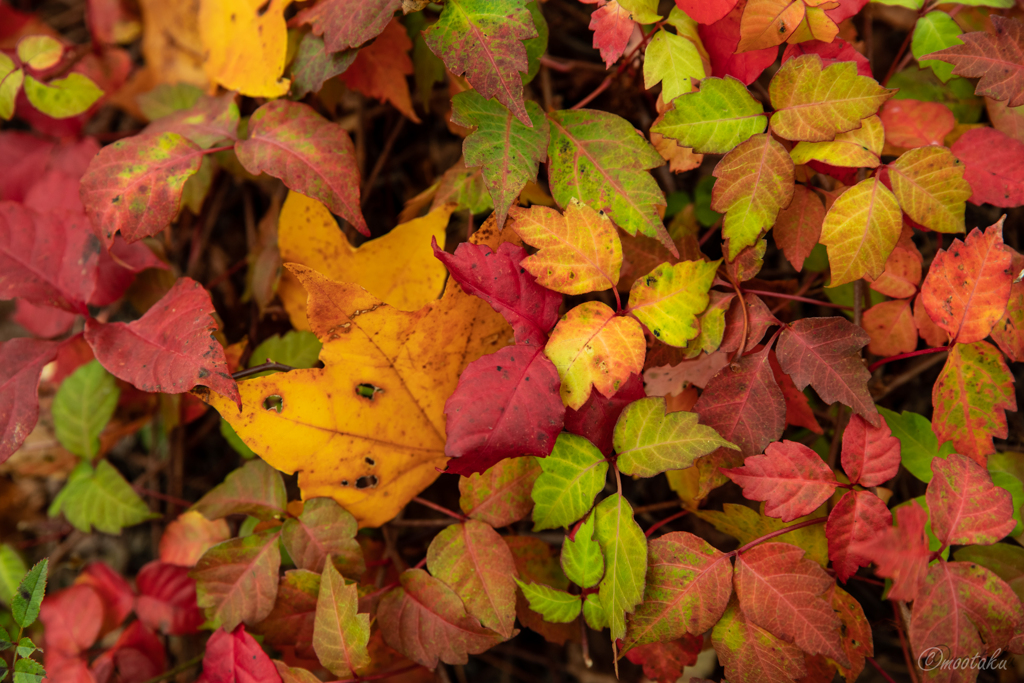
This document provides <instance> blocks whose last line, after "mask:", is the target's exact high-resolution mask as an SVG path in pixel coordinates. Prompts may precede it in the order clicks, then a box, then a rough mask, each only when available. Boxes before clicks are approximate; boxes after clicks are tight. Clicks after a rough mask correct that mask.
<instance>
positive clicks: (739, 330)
mask: <svg viewBox="0 0 1024 683" xmlns="http://www.w3.org/2000/svg"><path fill="white" fill-rule="evenodd" d="M743 301H744V303H745V304H746V306H747V322H746V328H747V343H746V345H745V347H744V352H748V351H753V350H754V347H756V346H757V345H758V344H760V343H761V340H762V339H764V333H765V332H767V331H768V328H769V327H771V326H772V325H779V324H780V323H779V321H778V319H777V318H776V317H775V316H774V315H772V312H771V311H770V310H769V309H768V306H766V305H765V303H764V301H762V300H761V297H759V296H757V295H756V294H747V295H746V296H744V297H743ZM743 327H744V322H743V309H742V308H741V307H740V303H739V300H738V299H735V298H734V299H733V300H732V302H731V303H730V304H729V308H728V310H726V312H725V332H724V333H723V334H722V344H721V346H719V347H718V349H719V350H720V351H735V350H736V349H738V348H739V347H740V337H741V336H743Z"/></svg>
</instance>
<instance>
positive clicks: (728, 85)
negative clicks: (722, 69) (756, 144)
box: [651, 41, 768, 154]
mask: <svg viewBox="0 0 1024 683" xmlns="http://www.w3.org/2000/svg"><path fill="white" fill-rule="evenodd" d="M687 42H689V41H687ZM672 104H673V107H672V109H670V110H668V111H667V112H665V115H664V117H662V120H661V122H660V123H658V124H656V125H654V126H653V127H652V128H651V131H652V132H654V133H660V134H662V135H664V136H665V137H667V138H672V139H673V140H676V141H677V142H678V143H679V144H680V145H682V146H683V147H692V148H693V151H694V152H698V153H702V154H704V153H706V154H724V153H726V152H728V151H730V150H731V149H733V148H734V147H736V146H737V145H739V144H742V143H743V142H746V140H748V139H749V138H750V136H752V135H757V134H758V133H763V132H764V129H765V126H767V124H768V116H767V115H766V114H765V113H764V105H763V104H761V103H760V102H758V101H757V100H755V99H754V98H753V97H751V96H750V92H749V91H748V90H747V87H746V86H745V85H743V83H742V82H740V81H738V80H736V79H735V78H733V77H732V76H726V77H725V78H705V79H704V80H703V81H701V84H700V91H699V92H691V93H687V94H684V95H681V96H680V97H678V98H676V99H675V100H674V101H673V103H672Z"/></svg>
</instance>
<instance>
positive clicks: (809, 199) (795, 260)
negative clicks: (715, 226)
mask: <svg viewBox="0 0 1024 683" xmlns="http://www.w3.org/2000/svg"><path fill="white" fill-rule="evenodd" d="M802 44H803V43H801V45H802ZM824 220H825V205H824V204H823V203H822V201H821V199H819V198H818V195H817V194H816V193H815V192H814V191H813V190H811V189H810V188H808V187H805V186H804V185H797V186H796V187H795V188H794V189H793V201H791V202H790V203H789V206H787V207H786V208H784V209H783V210H782V211H780V212H779V217H778V218H777V219H776V221H775V226H774V227H773V228H772V234H773V235H775V244H777V245H778V247H779V249H782V253H784V254H785V255H786V260H788V261H789V262H790V263H791V264H793V267H794V268H796V270H797V272H799V271H801V270H803V267H804V261H805V260H806V259H807V257H808V256H810V254H811V250H812V249H814V245H816V244H817V243H818V239H819V238H820V237H821V224H822V221H824Z"/></svg>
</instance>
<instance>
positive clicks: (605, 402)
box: [565, 375, 646, 455]
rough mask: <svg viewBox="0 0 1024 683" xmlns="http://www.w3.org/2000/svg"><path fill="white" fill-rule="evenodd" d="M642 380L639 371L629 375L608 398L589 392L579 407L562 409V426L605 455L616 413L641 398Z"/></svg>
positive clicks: (642, 390) (619, 412) (610, 450)
mask: <svg viewBox="0 0 1024 683" xmlns="http://www.w3.org/2000/svg"><path fill="white" fill-rule="evenodd" d="M644 396H646V394H645V393H644V382H643V380H642V379H641V377H640V375H630V376H629V379H627V380H626V381H625V383H623V385H622V387H620V388H619V390H618V391H617V392H615V394H614V395H613V396H612V397H611V398H605V396H604V395H603V394H602V393H601V392H599V391H593V392H591V393H590V398H588V399H587V402H586V403H584V404H583V406H582V407H581V408H580V409H579V410H573V409H572V408H569V409H567V410H566V411H565V430H566V431H567V432H570V433H572V434H579V435H580V436H582V437H585V438H586V439H587V440H588V441H589V442H590V443H592V444H594V445H595V446H597V447H598V449H600V451H601V452H602V453H604V454H605V455H611V454H612V451H613V448H612V433H613V432H614V431H615V423H616V422H617V421H618V419H619V415H620V414H621V413H622V411H623V410H625V408H626V406H628V405H629V404H630V403H632V402H633V401H638V400H640V399H641V398H644Z"/></svg>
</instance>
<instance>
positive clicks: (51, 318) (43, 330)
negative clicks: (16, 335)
mask: <svg viewBox="0 0 1024 683" xmlns="http://www.w3.org/2000/svg"><path fill="white" fill-rule="evenodd" d="M77 318H78V316H77V315H76V314H74V313H68V312H67V311H62V310H60V309H59V308H52V307H50V306H36V305H35V304H30V303H29V302H28V301H26V300H25V299H15V300H14V314H13V315H12V316H11V320H13V321H14V322H16V323H18V324H19V325H21V326H22V327H24V328H25V329H26V330H28V331H29V332H30V333H31V334H33V335H34V336H36V337H41V338H43V339H52V338H53V337H60V336H62V335H64V334H66V333H67V332H68V330H70V329H71V326H72V325H74V324H75V320H76V319H77Z"/></svg>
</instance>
